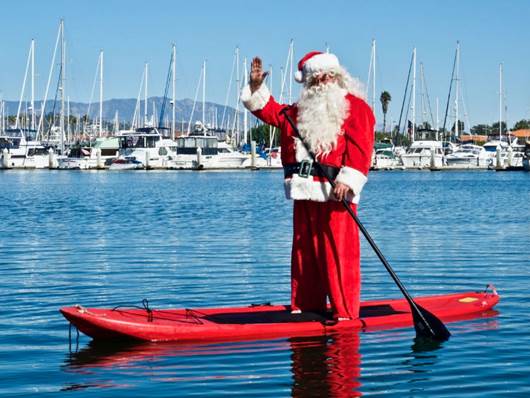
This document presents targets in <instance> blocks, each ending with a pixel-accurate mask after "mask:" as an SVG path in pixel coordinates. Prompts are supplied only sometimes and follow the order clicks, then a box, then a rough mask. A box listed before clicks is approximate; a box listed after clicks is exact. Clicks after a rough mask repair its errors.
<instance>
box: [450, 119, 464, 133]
mask: <svg viewBox="0 0 530 398" xmlns="http://www.w3.org/2000/svg"><path fill="white" fill-rule="evenodd" d="M455 126H456V123H453V127H451V131H452V132H453V133H454V132H455V131H456V130H455ZM464 127H465V126H464V122H463V121H462V120H459V121H458V132H459V133H461V132H462V131H464Z"/></svg>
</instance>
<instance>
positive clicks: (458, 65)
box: [455, 41, 460, 138]
mask: <svg viewBox="0 0 530 398" xmlns="http://www.w3.org/2000/svg"><path fill="white" fill-rule="evenodd" d="M459 75H460V42H459V41H458V42H456V77H455V79H456V81H455V115H456V116H455V138H458V135H459V129H460V123H459V120H458V118H459V115H458V111H459V109H458V97H459V96H460V77H459Z"/></svg>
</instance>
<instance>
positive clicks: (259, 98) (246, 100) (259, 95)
mask: <svg viewBox="0 0 530 398" xmlns="http://www.w3.org/2000/svg"><path fill="white" fill-rule="evenodd" d="M270 97H271V93H270V91H269V89H268V88H267V86H266V85H265V84H262V85H261V87H260V88H258V89H257V90H256V91H254V92H253V93H252V92H251V91H250V86H249V85H248V84H247V85H246V86H245V87H243V90H241V95H240V96H239V98H240V99H241V102H242V103H243V105H245V107H246V108H247V109H248V110H249V111H250V112H255V111H259V110H260V109H263V108H264V107H265V105H267V102H269V99H270Z"/></svg>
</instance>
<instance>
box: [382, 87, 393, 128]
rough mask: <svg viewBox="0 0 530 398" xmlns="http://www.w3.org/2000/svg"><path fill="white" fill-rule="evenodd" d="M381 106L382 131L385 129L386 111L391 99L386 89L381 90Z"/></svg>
mask: <svg viewBox="0 0 530 398" xmlns="http://www.w3.org/2000/svg"><path fill="white" fill-rule="evenodd" d="M379 100H380V101H381V106H382V107H383V133H384V132H385V131H386V113H387V112H388V104H389V103H390V101H392V96H391V95H390V93H389V92H388V91H383V92H382V93H381V97H380V98H379Z"/></svg>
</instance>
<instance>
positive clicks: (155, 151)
mask: <svg viewBox="0 0 530 398" xmlns="http://www.w3.org/2000/svg"><path fill="white" fill-rule="evenodd" d="M118 139H119V156H118V158H119V159H121V160H123V161H125V160H128V159H129V160H131V159H134V160H136V161H138V162H140V163H141V164H142V167H143V168H146V169H149V168H157V169H161V168H167V167H168V161H169V160H171V159H173V158H175V157H176V154H177V153H176V149H177V143H176V142H175V141H173V140H172V139H169V138H165V137H163V136H162V134H160V131H159V129H158V128H156V127H142V128H138V129H136V130H134V131H132V132H130V131H127V132H123V133H122V134H121V135H119V136H118ZM113 163H115V162H113ZM135 164H136V163H135Z"/></svg>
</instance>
